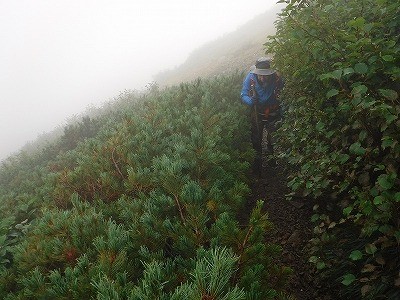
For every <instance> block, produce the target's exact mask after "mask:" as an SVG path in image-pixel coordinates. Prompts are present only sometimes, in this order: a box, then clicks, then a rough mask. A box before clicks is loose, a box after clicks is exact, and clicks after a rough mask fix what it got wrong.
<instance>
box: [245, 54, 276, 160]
mask: <svg viewBox="0 0 400 300" xmlns="http://www.w3.org/2000/svg"><path fill="white" fill-rule="evenodd" d="M282 88H283V80H282V78H281V76H279V74H278V73H277V72H276V71H275V70H273V69H271V60H270V59H268V58H266V57H260V58H259V59H257V61H256V63H255V65H254V66H252V67H251V69H250V72H249V73H248V74H247V76H246V78H245V79H244V82H243V87H242V91H241V94H240V96H241V98H242V102H243V103H245V104H247V105H249V106H251V107H252V110H251V123H252V128H251V142H252V144H253V148H254V149H255V150H256V151H257V157H256V160H258V161H257V162H256V164H258V163H259V165H260V164H261V150H262V145H261V143H262V137H263V127H264V125H263V120H264V121H265V120H268V119H269V118H270V117H271V116H272V115H274V118H279V119H280V118H281V109H280V105H279V101H278V94H279V92H280V90H281V89H282ZM271 123H272V122H271ZM271 130H274V128H271ZM267 142H268V150H269V151H272V141H271V140H270V139H268V141H267Z"/></svg>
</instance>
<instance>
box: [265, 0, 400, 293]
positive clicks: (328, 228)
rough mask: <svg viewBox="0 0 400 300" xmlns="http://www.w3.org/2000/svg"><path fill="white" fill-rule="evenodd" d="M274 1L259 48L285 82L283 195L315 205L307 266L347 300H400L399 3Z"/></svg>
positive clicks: (384, 0)
mask: <svg viewBox="0 0 400 300" xmlns="http://www.w3.org/2000/svg"><path fill="white" fill-rule="evenodd" d="M281 2H285V3H287V7H286V9H285V10H284V11H283V12H282V14H281V16H280V18H279V20H278V21H277V34H276V35H275V36H274V37H271V39H270V40H269V41H268V42H267V43H266V46H267V49H268V51H269V52H270V53H274V54H275V57H274V63H275V66H276V67H277V68H278V69H280V70H281V71H282V73H283V74H284V75H285V77H286V88H285V91H284V93H283V94H282V99H283V101H284V104H285V107H286V119H285V124H284V125H283V126H282V127H281V129H280V132H279V134H280V141H281V142H282V144H281V150H282V153H281V157H285V158H286V159H287V161H288V162H289V163H290V164H291V165H292V167H291V179H290V182H289V186H290V187H291V188H292V190H293V192H294V194H299V192H300V191H302V193H303V195H304V196H313V197H315V198H317V199H318V200H319V203H320V204H319V206H318V205H316V206H315V211H316V213H315V215H314V216H313V221H314V222H315V224H316V227H315V230H314V231H315V234H316V237H315V238H314V239H313V240H312V242H313V244H314V246H315V247H314V248H313V250H314V252H315V253H314V255H313V256H312V257H311V259H310V261H311V262H313V263H315V264H316V266H317V268H318V269H320V270H321V271H322V274H324V275H326V276H329V279H331V281H333V280H336V281H337V282H341V283H342V287H341V288H340V289H341V290H342V289H343V292H342V293H341V296H342V297H344V298H346V299H349V298H350V297H356V298H357V299H358V298H361V297H365V298H366V299H378V298H379V297H383V298H382V299H399V298H400V291H399V286H400V277H399V270H400V255H399V251H400V248H399V244H400V223H399V217H400V174H399V171H400V170H399V166H400V144H399V142H400V119H399V114H400V100H399V93H400V55H399V54H400V43H399V36H400V3H399V1H398V0H363V1H355V0H350V1H348V0H286V1H281ZM379 299H380V298H379Z"/></svg>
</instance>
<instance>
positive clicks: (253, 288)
mask: <svg viewBox="0 0 400 300" xmlns="http://www.w3.org/2000/svg"><path fill="white" fill-rule="evenodd" d="M242 78H243V76H242V74H235V75H232V76H228V77H223V78H222V77H221V78H214V79H213V80H211V81H200V80H199V81H196V82H193V83H191V84H181V85H180V86H177V87H172V88H168V89H165V90H162V91H160V90H159V89H158V88H157V86H156V85H153V86H151V87H150V90H149V91H148V93H147V94H145V95H141V96H138V97H135V96H134V95H132V94H125V95H123V96H122V98H121V99H120V100H119V102H118V103H117V104H116V105H115V109H110V111H109V112H108V113H107V114H104V115H103V116H101V117H100V118H99V119H96V120H90V119H84V120H83V121H82V123H80V124H78V125H76V126H72V127H68V128H66V129H65V132H64V135H63V137H62V138H61V139H60V140H59V141H58V142H57V143H55V144H53V145H49V146H48V147H47V148H46V149H44V150H43V151H42V152H41V153H38V154H36V156H29V155H26V154H23V153H21V154H20V155H19V156H17V157H14V158H12V159H10V160H8V161H7V162H6V163H4V164H3V166H2V168H1V172H0V184H1V194H0V205H1V223H0V250H1V252H0V278H1V279H0V297H1V298H2V299H9V300H11V299H141V300H143V299H149V300H150V299H151V300H153V299H230V300H232V299H260V300H261V299H277V298H284V297H285V296H284V295H283V294H281V292H280V289H281V288H282V287H283V285H284V284H285V280H286V278H287V275H288V273H289V270H288V269H286V268H281V267H278V266H277V264H275V263H274V257H276V255H277V254H279V252H280V247H278V246H276V245H273V244H268V243H266V242H265V234H266V233H267V232H268V230H269V229H270V228H271V224H270V222H269V221H268V218H267V216H266V215H265V214H263V213H262V202H259V203H258V204H257V206H256V207H255V208H254V210H253V211H252V213H251V215H250V217H249V219H248V220H245V222H239V220H238V217H237V216H238V213H239V211H240V210H242V209H243V207H244V205H245V199H246V197H247V196H248V194H249V187H248V185H247V180H248V179H247V175H248V169H249V165H250V164H249V162H250V161H251V160H252V158H253V156H254V152H253V150H252V149H251V144H250V143H249V125H248V122H247V120H246V117H247V111H246V108H245V107H244V106H243V105H241V104H240V101H238V100H239V98H238V94H239V93H238V91H239V90H240V85H241V82H242Z"/></svg>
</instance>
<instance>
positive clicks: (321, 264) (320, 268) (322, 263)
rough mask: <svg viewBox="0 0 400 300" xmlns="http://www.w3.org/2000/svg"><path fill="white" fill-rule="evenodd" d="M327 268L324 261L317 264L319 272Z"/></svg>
mask: <svg viewBox="0 0 400 300" xmlns="http://www.w3.org/2000/svg"><path fill="white" fill-rule="evenodd" d="M325 267H326V265H325V263H324V262H323V261H319V262H317V270H322V269H323V268H325Z"/></svg>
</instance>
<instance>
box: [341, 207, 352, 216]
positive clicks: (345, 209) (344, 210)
mask: <svg viewBox="0 0 400 300" xmlns="http://www.w3.org/2000/svg"><path fill="white" fill-rule="evenodd" d="M352 210H353V207H351V206H348V207H346V208H344V209H343V214H344V215H345V216H346V217H347V216H348V215H350V213H351V211H352Z"/></svg>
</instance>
